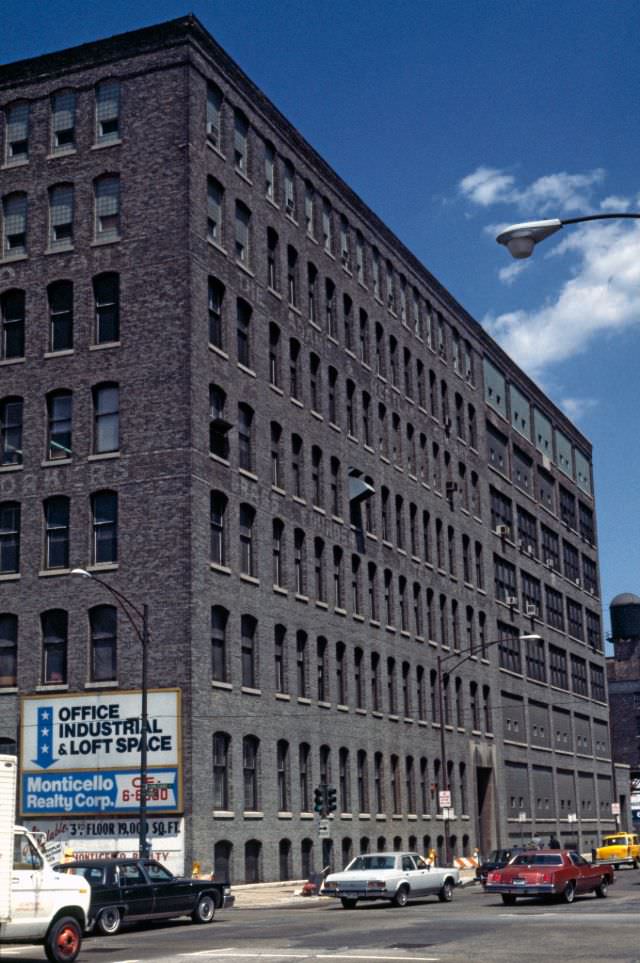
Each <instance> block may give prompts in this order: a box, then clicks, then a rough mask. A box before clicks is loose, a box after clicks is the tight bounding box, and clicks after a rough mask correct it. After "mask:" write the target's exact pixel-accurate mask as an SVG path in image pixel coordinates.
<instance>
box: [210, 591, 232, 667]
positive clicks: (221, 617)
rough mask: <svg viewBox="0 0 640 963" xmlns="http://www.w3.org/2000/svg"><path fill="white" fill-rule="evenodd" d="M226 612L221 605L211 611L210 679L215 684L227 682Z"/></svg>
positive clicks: (227, 615) (227, 614) (215, 606)
mask: <svg viewBox="0 0 640 963" xmlns="http://www.w3.org/2000/svg"><path fill="white" fill-rule="evenodd" d="M228 617H229V613H228V611H227V610H226V609H225V608H223V607H222V606H221V605H214V606H213V608H212V609H211V678H212V679H213V680H214V681H215V682H228V681H229V675H228V673H229V668H228V653H227V619H228Z"/></svg>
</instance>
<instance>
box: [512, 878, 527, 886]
mask: <svg viewBox="0 0 640 963" xmlns="http://www.w3.org/2000/svg"><path fill="white" fill-rule="evenodd" d="M513 882H514V884H515V885H516V886H524V884H525V880H523V879H514V881H513Z"/></svg>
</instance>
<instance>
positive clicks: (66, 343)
mask: <svg viewBox="0 0 640 963" xmlns="http://www.w3.org/2000/svg"><path fill="white" fill-rule="evenodd" d="M51 216H52V217H53V212H52V215H51ZM47 298H48V301H49V350H50V351H68V350H69V349H70V348H73V281H53V282H52V283H51V284H50V285H49V286H48V288H47Z"/></svg>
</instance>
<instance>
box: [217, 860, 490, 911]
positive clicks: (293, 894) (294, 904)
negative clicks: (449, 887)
mask: <svg viewBox="0 0 640 963" xmlns="http://www.w3.org/2000/svg"><path fill="white" fill-rule="evenodd" d="M475 878H476V875H475V869H461V870H460V884H461V886H469V885H471V884H472V883H473V882H474V880H475ZM305 882H306V880H304V879H291V880H287V882H285V883H280V882H278V883H250V884H246V885H241V886H232V887H231V892H232V894H233V896H235V908H236V909H261V910H264V909H283V908H285V907H286V908H288V909H314V908H315V909H317V908H318V906H330V905H331V904H332V903H334V902H335V901H334V900H333V899H332V898H331V897H328V896H301V895H300V893H301V890H302V887H303V885H304V883H305Z"/></svg>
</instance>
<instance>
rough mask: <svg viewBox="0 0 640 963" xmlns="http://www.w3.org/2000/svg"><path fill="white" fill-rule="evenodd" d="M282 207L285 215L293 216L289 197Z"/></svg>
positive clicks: (291, 202)
mask: <svg viewBox="0 0 640 963" xmlns="http://www.w3.org/2000/svg"><path fill="white" fill-rule="evenodd" d="M284 206H285V210H286V212H287V214H293V201H292V200H291V198H290V197H288V198H287V200H286V201H285V205H284Z"/></svg>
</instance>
